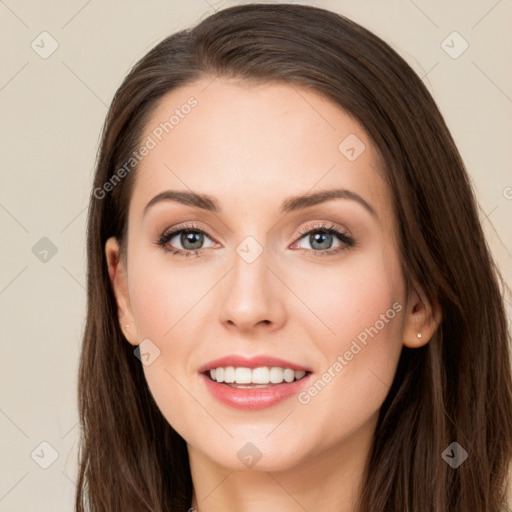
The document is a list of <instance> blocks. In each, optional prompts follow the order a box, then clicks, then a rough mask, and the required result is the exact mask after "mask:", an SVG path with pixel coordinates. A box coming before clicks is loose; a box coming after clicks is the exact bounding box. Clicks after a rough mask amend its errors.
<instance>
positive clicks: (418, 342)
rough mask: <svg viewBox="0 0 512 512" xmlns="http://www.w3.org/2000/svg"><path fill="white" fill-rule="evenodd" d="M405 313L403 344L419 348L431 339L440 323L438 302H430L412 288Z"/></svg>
mask: <svg viewBox="0 0 512 512" xmlns="http://www.w3.org/2000/svg"><path fill="white" fill-rule="evenodd" d="M405 315H406V318H405V327H404V334H403V344H404V345H405V346H406V347H409V348H419V347H422V346H423V345H426V344H427V343H428V342H429V341H430V340H431V339H432V336H433V335H434V333H435V331H436V329H437V328H438V327H439V324H440V323H441V318H442V311H441V306H440V305H439V303H437V302H435V303H434V304H431V303H430V302H429V301H428V299H427V298H426V297H425V296H424V294H423V293H422V292H421V291H418V290H414V289H413V290H412V291H411V292H410V293H409V296H408V299H407V307H406V311H405ZM418 334H419V336H418Z"/></svg>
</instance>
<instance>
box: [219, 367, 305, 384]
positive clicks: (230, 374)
mask: <svg viewBox="0 0 512 512" xmlns="http://www.w3.org/2000/svg"><path fill="white" fill-rule="evenodd" d="M304 375H306V372H305V371H304V370H298V371H294V370H292V369H291V368H280V367H278V366H272V367H268V366H261V367H259V368H252V369H251V368H245V367H237V368H235V367H233V366H227V367H225V368H213V369H211V370H210V377H211V378H212V380H215V381H217V382H226V383H229V384H233V383H234V384H281V382H283V381H285V382H293V381H294V380H300V379H302V377H304Z"/></svg>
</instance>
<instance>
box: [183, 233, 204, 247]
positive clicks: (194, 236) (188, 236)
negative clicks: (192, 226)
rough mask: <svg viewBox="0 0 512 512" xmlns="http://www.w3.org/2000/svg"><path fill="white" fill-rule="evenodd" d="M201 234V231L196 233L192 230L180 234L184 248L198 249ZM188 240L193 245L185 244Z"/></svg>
mask: <svg viewBox="0 0 512 512" xmlns="http://www.w3.org/2000/svg"><path fill="white" fill-rule="evenodd" d="M202 236H203V235H202V233H196V232H192V231H187V232H183V233H182V234H181V243H182V245H183V247H185V248H186V249H199V248H200V247H201V243H202ZM189 242H190V243H191V244H192V245H193V247H190V246H187V244H188V243H189ZM194 244H195V245H194Z"/></svg>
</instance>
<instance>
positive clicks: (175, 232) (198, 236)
mask: <svg viewBox="0 0 512 512" xmlns="http://www.w3.org/2000/svg"><path fill="white" fill-rule="evenodd" d="M205 238H207V239H209V240H211V238H210V237H209V236H208V235H207V234H206V233H205V232H204V231H203V230H202V229H199V228H198V227H197V226H196V225H195V224H187V225H185V226H179V227H177V228H174V229H171V230H170V231H165V232H164V233H163V234H162V235H161V236H160V238H159V239H158V240H157V242H156V243H157V245H158V246H160V247H161V248H162V249H163V250H164V251H166V252H169V253H171V254H173V255H178V256H185V257H190V256H197V255H198V254H200V253H201V252H202V251H201V250H202V249H203V248H204V247H202V245H203V243H204V240H205ZM174 239H176V240H175V241H174V242H173V240H174ZM175 244H181V246H182V247H183V248H182V249H180V248H176V247H175Z"/></svg>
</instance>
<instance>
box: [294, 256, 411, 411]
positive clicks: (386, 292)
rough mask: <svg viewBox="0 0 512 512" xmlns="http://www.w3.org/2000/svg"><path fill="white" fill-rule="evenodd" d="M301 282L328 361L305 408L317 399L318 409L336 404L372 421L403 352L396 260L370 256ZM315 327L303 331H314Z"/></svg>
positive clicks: (402, 308) (319, 344)
mask: <svg viewBox="0 0 512 512" xmlns="http://www.w3.org/2000/svg"><path fill="white" fill-rule="evenodd" d="M301 282H302V288H301V289H299V291H298V294H302V295H301V296H302V297H305V300H304V301H305V302H306V303H307V304H308V306H309V307H310V309H311V310H312V311H313V312H314V313H315V316H317V317H318V319H320V320H321V321H322V323H323V325H322V323H320V322H316V321H315V322H313V323H314V324H315V329H316V330H317V332H318V334H317V335H316V336H313V334H311V339H313V340H315V342H316V344H317V348H318V351H319V352H320V353H322V354H323V356H324V360H323V369H322V371H323V373H322V374H321V375H320V376H319V377H320V380H321V382H319V383H318V385H317V386H315V387H314V389H311V390H310V392H309V391H308V390H306V391H307V393H306V395H305V396H304V400H303V403H306V402H307V401H308V400H310V399H311V401H313V399H314V400H316V401H317V405H316V406H318V407H322V406H323V405H325V406H326V407H327V406H329V407H332V404H337V405H338V406H340V407H342V408H343V409H344V410H346V411H348V410H350V411H352V412H353V413H354V417H356V416H359V417H360V418H362V417H365V416H368V415H369V414H371V413H372V411H375V410H376V409H378V408H379V407H380V405H381V404H382V402H383V400H384V398H385V396H386V394H387V391H388V389H389V387H390V385H391V383H392V380H393V378H394V375H395V371H396V365H397V362H398V359H399V356H400V352H401V348H402V342H401V339H402V331H403V313H404V311H405V304H404V288H403V283H402V274H401V271H400V266H399V262H398V260H397V258H396V255H395V254H394V253H393V252H392V251H388V252H385V251H374V252H370V251H367V252H365V253H364V255H363V254H362V253H361V254H360V255H358V256H357V257H353V258H351V259H350V260H349V259H348V258H347V260H346V261H345V262H344V263H343V264H340V265H339V267H336V269H334V267H331V268H329V269H326V268H323V269H322V270H321V272H319V273H317V274H316V275H309V277H308V279H307V280H301ZM320 283H324V285H323V286H320ZM313 285H314V286H313ZM295 289H297V288H295ZM307 290H309V292H308V291H307ZM313 323H312V322H310V321H307V322H305V324H307V327H306V326H305V327H304V328H305V329H309V332H312V331H311V329H312V326H313ZM317 382H318V381H317ZM324 389H325V392H324V391H323V390H324ZM317 396H318V398H316V397H317ZM321 404H323V405H321ZM357 411H359V413H357Z"/></svg>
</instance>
